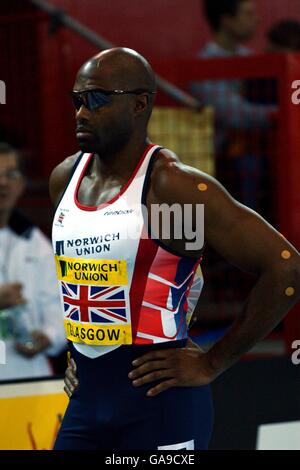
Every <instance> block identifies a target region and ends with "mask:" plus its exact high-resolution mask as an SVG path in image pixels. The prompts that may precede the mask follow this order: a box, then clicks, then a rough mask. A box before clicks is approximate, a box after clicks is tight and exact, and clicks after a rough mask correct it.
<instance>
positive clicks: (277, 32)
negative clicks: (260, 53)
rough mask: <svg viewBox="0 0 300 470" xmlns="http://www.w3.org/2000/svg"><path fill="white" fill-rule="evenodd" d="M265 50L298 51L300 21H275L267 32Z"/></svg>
mask: <svg viewBox="0 0 300 470" xmlns="http://www.w3.org/2000/svg"><path fill="white" fill-rule="evenodd" d="M267 41H268V44H267V52H297V51H300V23H299V21H296V20H293V19H284V20H281V21H278V22H277V23H275V24H274V25H273V26H272V27H271V28H270V30H269V31H268V33H267Z"/></svg>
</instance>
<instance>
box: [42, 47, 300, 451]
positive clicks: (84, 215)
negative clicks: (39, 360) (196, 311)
mask: <svg viewBox="0 0 300 470" xmlns="http://www.w3.org/2000/svg"><path fill="white" fill-rule="evenodd" d="M155 91H156V84H155V79H154V75H153V72H152V70H151V67H150V65H149V64H148V62H147V61H146V60H145V59H144V58H143V57H142V56H141V55H139V54H138V53H136V52H135V51H132V50H129V49H126V48H115V49H109V50H106V51H103V52H101V53H100V54H98V55H97V56H95V57H93V58H92V59H90V60H89V61H88V62H87V63H85V64H84V65H83V66H82V67H81V69H80V70H79V72H78V75H77V77H76V81H75V85H74V89H73V92H72V97H73V102H74V106H75V108H76V121H77V139H78V142H79V146H80V149H81V152H79V153H77V154H75V155H73V156H71V157H69V158H67V159H66V160H65V161H63V162H62V163H61V164H60V165H58V166H57V167H56V168H55V169H54V171H53V173H52V175H51V180H50V192H51V197H52V199H53V202H54V204H55V205H56V206H57V210H56V214H55V217H54V223H53V247H54V250H55V257H56V265H57V272H58V279H59V283H60V286H61V296H62V304H63V308H64V323H65V329H66V334H67V338H68V339H69V341H70V350H71V355H72V358H73V359H74V360H75V363H76V366H77V374H78V378H79V386H78V387H77V389H76V390H75V392H74V393H73V394H72V398H71V400H70V403H69V406H68V408H67V411H66V414H65V417H64V420H63V423H62V426H61V429H60V432H59V435H58V438H57V441H56V444H55V449H118V450H128V449H206V448H207V446H208V442H209V438H210V435H211V430H212V405H211V397H210V391H209V384H210V383H211V382H212V381H213V380H214V379H215V378H216V377H217V376H218V375H219V374H221V373H222V372H223V371H225V370H226V369H228V368H229V367H230V366H231V365H232V364H234V363H235V362H237V361H238V360H239V358H240V357H241V356H242V355H243V354H245V353H246V352H247V351H248V350H249V349H250V348H252V347H253V346H254V344H255V343H256V342H257V341H259V340H260V339H262V338H263V337H264V336H266V335H267V334H268V333H269V332H270V331H271V330H272V329H273V328H274V327H275V326H276V325H277V324H278V322H279V321H280V320H281V319H282V318H283V316H284V315H285V314H286V313H287V311H288V310H289V309H290V308H291V306H292V305H294V303H295V302H296V300H297V299H298V298H299V295H300V258H299V253H298V252H297V251H296V250H295V248H294V247H293V246H291V245H290V244H289V243H288V241H286V240H285V239H284V238H283V237H282V236H281V235H280V234H279V233H278V232H276V230H275V229H274V228H272V227H271V226H270V225H269V224H268V223H267V222H265V221H264V220H263V219H262V218H261V217H260V216H259V215H257V214H256V213H254V212H253V211H251V210H250V209H248V208H246V207H244V206H243V205H241V204H239V203H238V202H237V201H235V200H234V199H233V198H232V197H231V196H230V195H229V194H228V192H227V191H226V190H225V189H224V188H223V187H222V186H221V185H220V184H219V183H218V182H217V181H216V180H215V179H214V178H212V177H210V176H208V175H206V174H204V173H202V172H200V171H198V170H196V169H193V168H190V167H186V166H185V165H183V164H181V163H180V161H179V159H178V157H177V156H176V155H174V154H173V153H172V152H171V151H169V150H166V149H162V148H161V147H159V146H157V145H154V144H152V143H151V142H150V141H149V139H148V137H147V124H148V121H149V118H150V115H151V111H152V106H153V98H154V94H155ZM174 204H175V205H176V207H177V208H178V207H179V208H181V209H182V213H183V214H184V215H185V210H186V208H189V209H190V208H192V210H191V211H190V212H187V214H188V217H183V219H182V221H183V222H182V223H183V225H184V230H183V233H182V236H181V237H178V228H179V225H181V221H180V223H178V220H177V219H176V218H173V219H172V218H171V219H172V220H171V223H170V226H169V227H168V228H169V229H170V234H169V235H168V236H165V229H166V227H164V226H161V224H159V223H157V220H156V218H155V217H154V213H155V210H156V209H157V208H158V207H159V208H162V212H163V209H164V210H165V209H166V208H170V207H171V206H173V205H174ZM162 205H164V206H162ZM201 205H204V227H205V242H206V243H208V244H209V245H211V246H212V247H213V248H214V249H215V250H216V251H218V252H219V253H220V254H221V255H222V256H224V257H225V258H226V259H227V260H229V261H230V262H232V263H234V264H236V265H238V266H239V267H240V268H241V269H244V270H247V271H249V272H251V273H253V274H254V275H255V276H256V278H257V282H256V284H255V287H254V288H253V289H252V291H251V293H250V295H249V297H248V299H247V302H246V304H245V307H244V309H243V312H242V314H241V315H240V316H239V318H238V319H237V320H236V321H235V323H234V325H233V326H232V327H231V328H230V330H229V331H228V332H227V333H226V334H225V336H224V337H223V338H222V339H221V340H220V341H219V342H218V343H216V344H215V345H214V346H213V347H212V348H211V349H210V350H209V351H208V352H207V353H203V352H202V351H201V350H200V349H198V348H197V347H194V345H193V343H191V342H189V340H187V321H186V320H187V317H188V316H189V315H190V313H191V310H192V309H193V305H194V303H195V300H196V298H195V291H197V295H198V296H199V293H200V290H201V284H202V283H201V274H200V273H199V261H200V259H201V256H202V249H203V243H194V244H193V243H191V237H190V234H191V233H193V231H195V227H196V229H197V230H198V231H199V234H198V233H196V238H198V240H199V239H201V237H200V231H201V227H202V225H203V224H202V225H201V224H199V217H200V216H199V214H200V213H201V211H198V208H199V207H201ZM154 209H155V210H154ZM176 217H177V216H176ZM200 219H201V217H200ZM162 225H163V224H162ZM202 228H203V227H202ZM197 230H196V232H197ZM163 232H164V233H163ZM197 235H199V236H198V237H197ZM191 294H193V295H191ZM187 341H188V342H187ZM67 380H68V379H67ZM67 383H68V382H67ZM69 385H70V389H71V388H72V384H71V383H70V382H69ZM67 389H68V387H67Z"/></svg>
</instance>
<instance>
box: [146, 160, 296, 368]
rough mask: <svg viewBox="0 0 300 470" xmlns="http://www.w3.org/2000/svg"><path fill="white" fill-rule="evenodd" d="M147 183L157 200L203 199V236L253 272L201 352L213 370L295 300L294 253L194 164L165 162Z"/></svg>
mask: <svg viewBox="0 0 300 470" xmlns="http://www.w3.org/2000/svg"><path fill="white" fill-rule="evenodd" d="M164 172H165V173H164ZM199 184H202V191H200V190H199ZM204 185H205V186H204ZM152 187H153V189H152V198H153V199H155V197H156V200H157V201H158V200H160V201H162V200H166V199H167V200H168V202H169V203H174V202H178V203H180V204H181V205H182V204H188V203H192V204H193V205H195V204H204V211H205V212H204V213H205V218H204V222H205V241H206V242H207V243H208V244H209V245H210V246H211V247H212V248H214V249H215V250H216V251H217V252H219V253H220V254H221V255H222V256H223V257H224V258H225V259H227V260H228V261H229V262H231V263H233V264H234V265H236V266H237V267H239V268H240V269H242V270H245V271H248V272H250V273H253V274H254V275H255V276H256V277H257V281H256V284H255V286H254V288H253V289H252V291H251V293H250V295H249V297H248V299H247V301H246V303H245V306H244V309H243V311H242V314H241V315H240V316H239V317H238V318H237V320H236V321H235V323H234V324H233V326H232V327H231V329H230V330H229V331H228V332H227V334H226V335H225V336H224V337H223V338H222V339H221V340H220V341H219V342H218V343H216V344H215V346H213V347H212V349H211V350H210V351H209V353H208V354H207V355H206V356H207V360H208V361H209V366H210V368H211V369H212V371H213V373H214V375H218V374H219V373H221V372H222V371H223V370H225V369H227V368H228V367H229V366H231V365H232V364H233V363H235V362H236V361H237V360H238V359H239V358H240V357H241V356H242V355H243V354H244V353H245V352H247V351H248V350H249V349H250V348H252V347H253V346H254V344H255V343H256V342H257V341H259V340H260V339H262V338H263V337H265V336H266V335H267V334H268V333H269V332H270V331H271V330H272V329H273V328H274V327H275V326H276V325H277V324H278V323H279V322H280V320H281V319H282V318H283V317H284V315H285V314H286V313H287V312H288V310H289V309H290V308H291V307H292V306H293V305H294V304H295V302H296V301H297V300H298V299H299V297H300V256H299V253H298V252H297V251H296V249H295V248H294V247H293V246H292V245H291V244H290V243H289V242H288V241H287V240H286V239H284V238H283V237H282V236H281V235H280V234H279V233H278V232H277V231H276V230H275V229H274V228H273V227H272V226H270V225H269V224H268V223H267V222H266V221H265V220H264V219H263V218H262V217H260V216H259V215H258V214H256V213H255V212H253V211H252V210H250V209H248V208H247V207H245V206H243V205H242V204H239V203H238V202H237V201H235V200H234V199H233V198H232V197H231V196H230V195H229V194H228V192H227V191H226V190H225V189H224V188H223V187H222V186H221V185H220V184H219V183H218V182H217V181H216V180H215V179H214V178H212V177H209V176H208V175H205V174H203V173H201V172H199V171H197V170H195V169H191V168H188V167H185V166H184V165H181V164H180V163H175V162H173V163H171V162H169V163H168V164H166V165H165V166H164V169H163V170H162V169H161V170H160V176H159V175H158V174H157V175H156V180H155V174H154V181H153V185H152ZM205 188H207V189H206V190H203V189H205ZM153 193H154V194H153ZM150 197H151V196H150Z"/></svg>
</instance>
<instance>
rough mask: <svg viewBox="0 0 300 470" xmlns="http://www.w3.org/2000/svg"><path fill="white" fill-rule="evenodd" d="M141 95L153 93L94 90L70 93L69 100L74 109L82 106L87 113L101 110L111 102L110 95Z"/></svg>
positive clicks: (138, 90)
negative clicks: (70, 99)
mask: <svg viewBox="0 0 300 470" xmlns="http://www.w3.org/2000/svg"><path fill="white" fill-rule="evenodd" d="M142 93H148V94H149V95H154V94H155V93H156V92H155V91H149V90H144V89H136V90H132V91H125V90H103V89H102V88H94V89H92V90H85V91H71V98H72V101H73V104H74V106H75V109H77V111H79V109H80V108H81V106H84V107H85V108H87V109H88V110H89V111H94V110H95V109H98V108H102V106H105V105H106V104H108V103H110V102H111V98H110V96H111V95H141V94H142Z"/></svg>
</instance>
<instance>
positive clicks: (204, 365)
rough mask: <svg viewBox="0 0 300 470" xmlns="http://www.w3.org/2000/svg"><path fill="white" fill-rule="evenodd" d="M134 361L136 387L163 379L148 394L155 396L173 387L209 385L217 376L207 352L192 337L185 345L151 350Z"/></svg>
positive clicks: (131, 375)
mask: <svg viewBox="0 0 300 470" xmlns="http://www.w3.org/2000/svg"><path fill="white" fill-rule="evenodd" d="M132 364H133V366H134V367H135V369H134V370H133V371H131V372H130V373H129V375H128V376H129V378H130V379H132V380H133V385H134V386H135V387H139V386H141V385H144V384H147V383H149V382H153V381H159V383H158V384H157V385H155V386H154V387H153V388H150V389H149V390H148V392H147V395H148V396H151V397H153V396H155V395H158V394H159V393H161V392H163V391H165V390H167V389H168V388H170V387H198V386H200V385H207V384H209V383H211V382H212V381H213V380H214V379H215V378H216V376H217V374H215V373H214V372H213V371H212V369H211V367H210V365H209V362H208V360H207V357H206V354H205V353H204V352H203V351H202V350H201V348H199V347H198V346H197V345H196V344H195V343H193V342H192V340H190V339H189V340H188V342H187V344H186V347H184V348H172V349H162V350H156V351H151V352H149V353H147V354H145V355H144V356H141V357H139V358H138V359H136V360H134V361H133V363H132Z"/></svg>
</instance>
